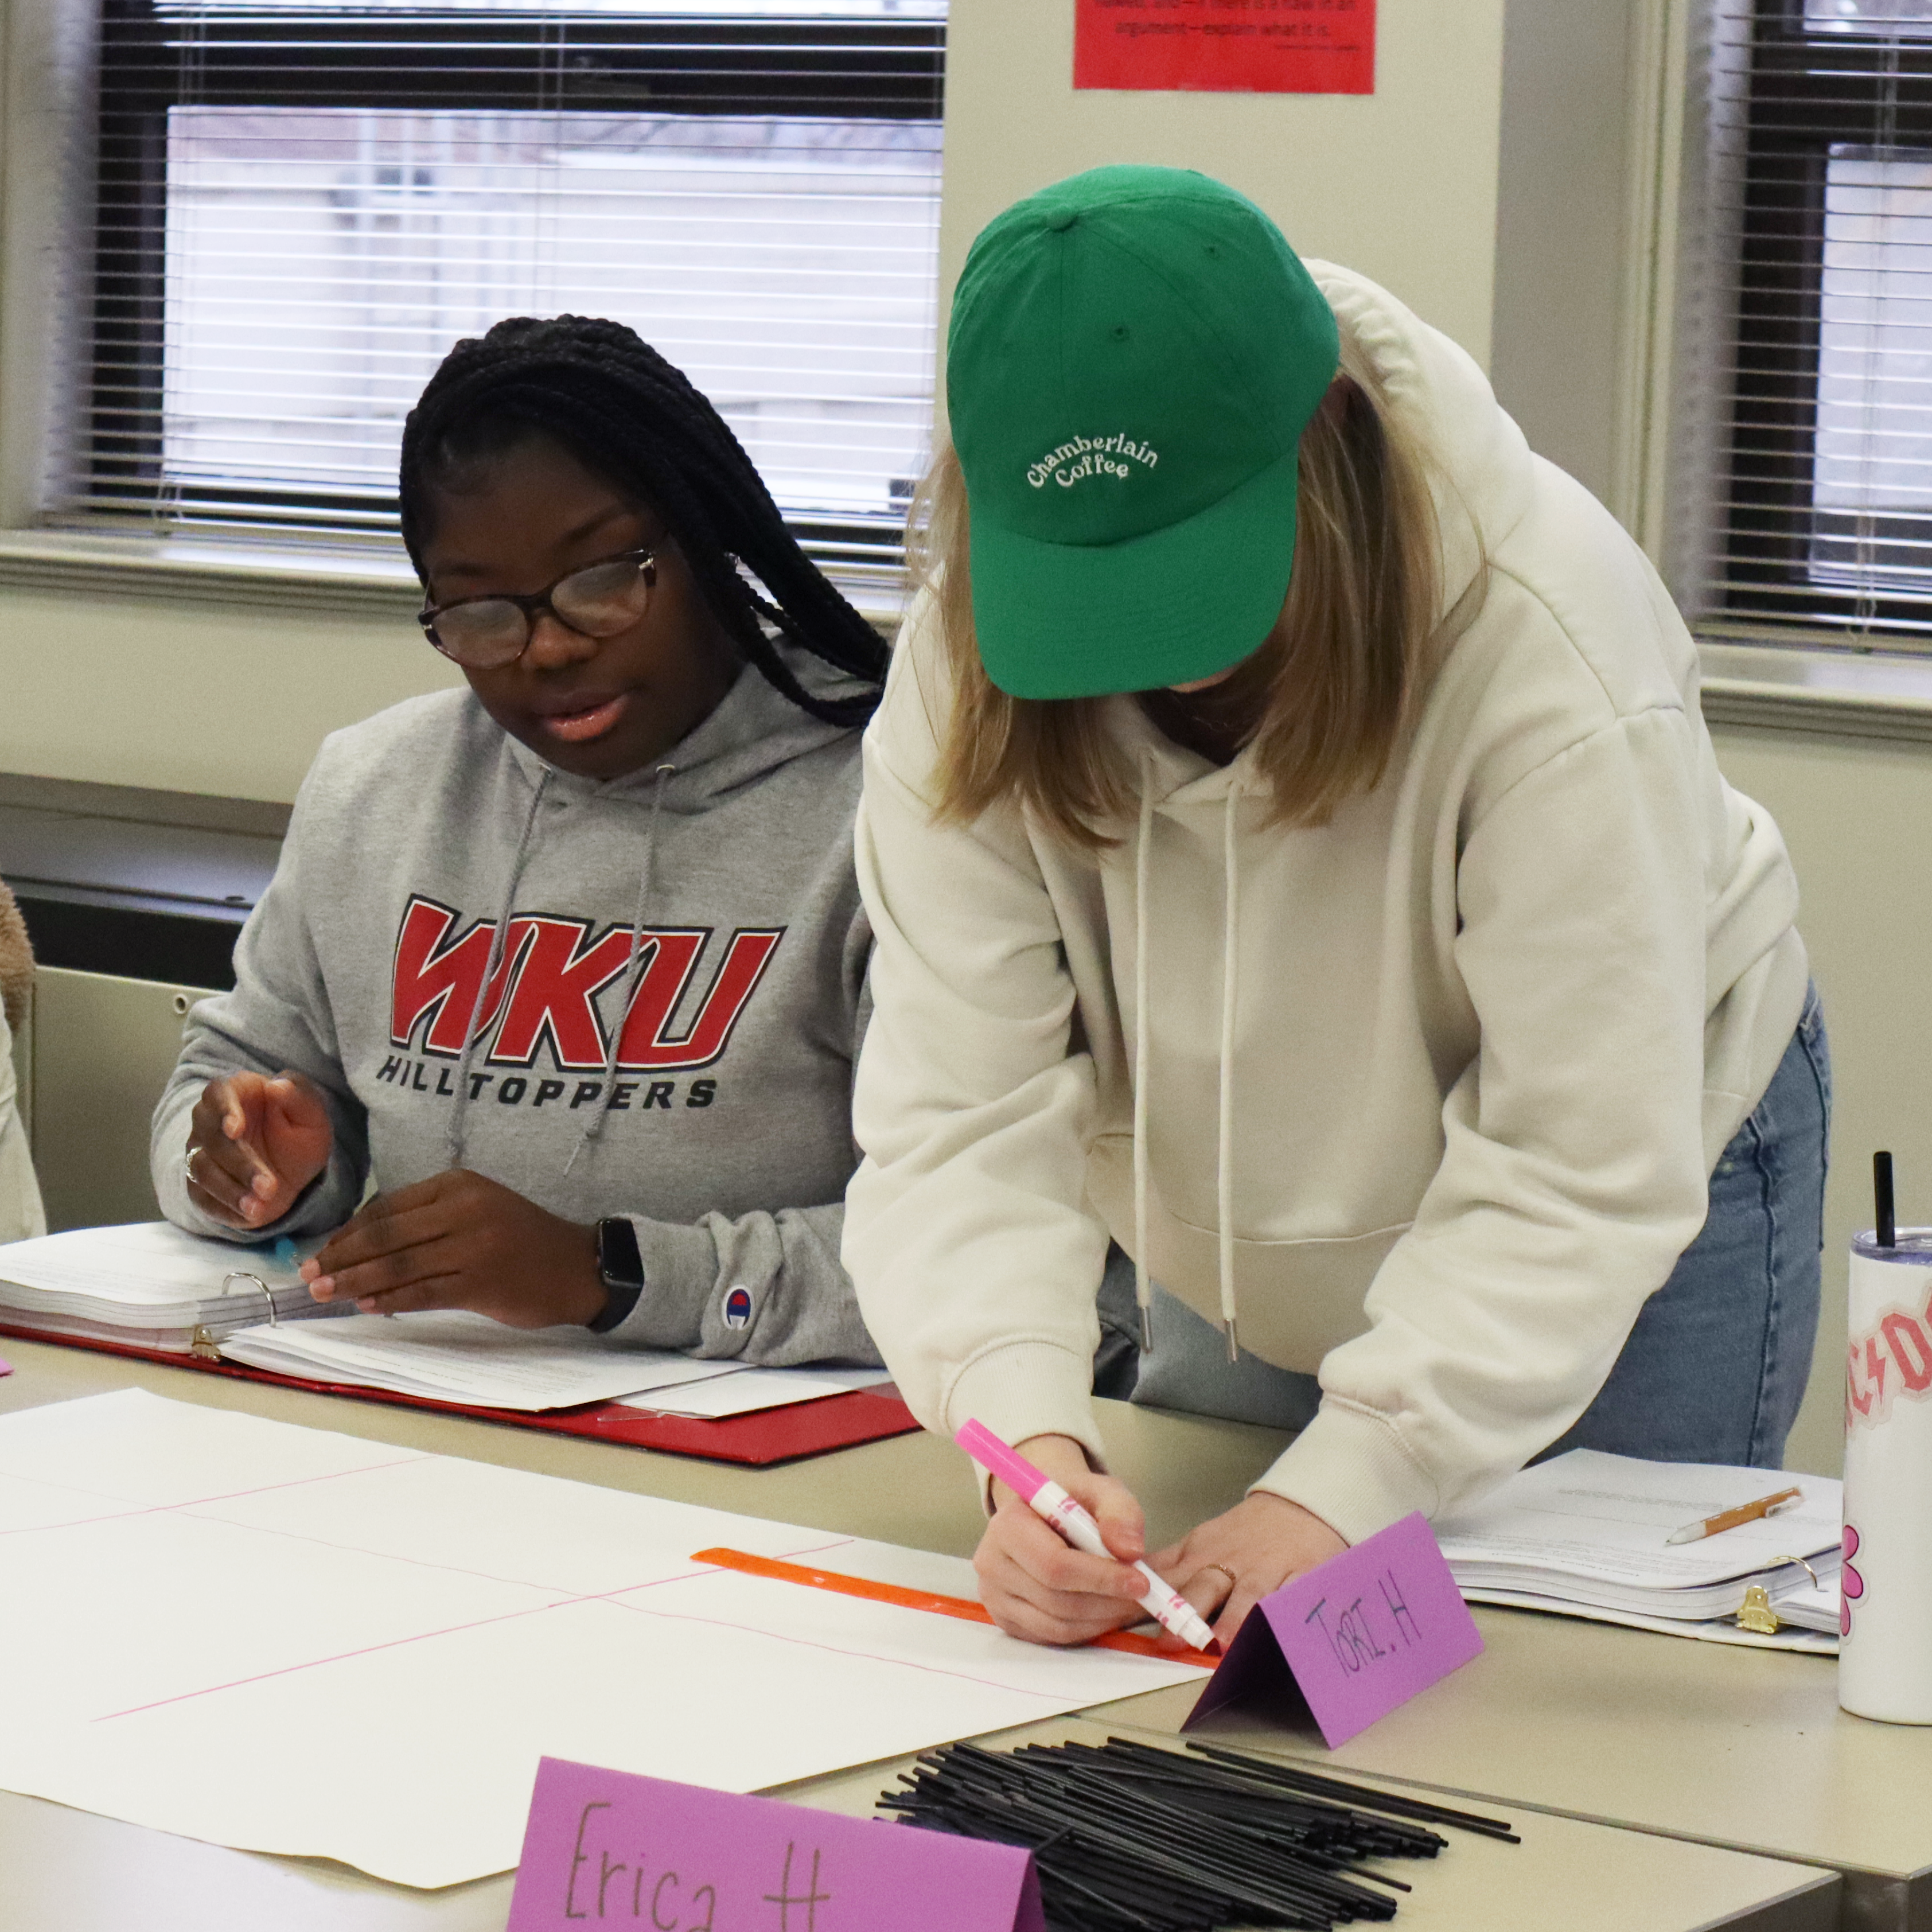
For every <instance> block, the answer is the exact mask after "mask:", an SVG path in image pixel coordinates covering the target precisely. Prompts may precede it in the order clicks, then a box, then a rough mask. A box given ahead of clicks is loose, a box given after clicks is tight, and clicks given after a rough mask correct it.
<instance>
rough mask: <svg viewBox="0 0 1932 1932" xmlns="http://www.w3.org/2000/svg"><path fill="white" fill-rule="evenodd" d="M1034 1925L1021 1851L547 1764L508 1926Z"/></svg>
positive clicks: (847, 1931) (830, 1929)
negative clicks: (584, 1924) (612, 1924)
mask: <svg viewBox="0 0 1932 1932" xmlns="http://www.w3.org/2000/svg"><path fill="white" fill-rule="evenodd" d="M585 1921H587V1922H588V1924H593V1925H599V1926H608V1925H610V1924H611V1923H612V1921H615V1922H616V1924H619V1925H620V1926H622V1925H631V1924H635V1925H638V1926H648V1927H652V1928H653V1932H904V1928H905V1927H909V1926H917V1927H919V1932H1045V1927H1046V1921H1045V1919H1044V1918H1043V1917H1042V1916H1041V1913H1040V1879H1039V1876H1038V1875H1037V1873H1035V1871H1034V1865H1033V1855H1032V1854H1031V1852H1026V1851H1023V1850H1022V1849H1019V1847H1018V1846H1013V1845H994V1844H987V1843H982V1842H981V1841H979V1840H977V1839H974V1838H953V1837H952V1836H950V1835H949V1834H947V1833H945V1832H926V1831H921V1830H919V1829H918V1828H917V1827H916V1826H910V1825H897V1824H888V1823H886V1822H885V1821H884V1820H883V1819H876V1818H846V1817H840V1816H839V1815H838V1814H837V1813H835V1812H832V1811H812V1810H811V1809H810V1808H808V1806H805V1805H781V1804H780V1803H779V1802H778V1800H777V1799H774V1798H746V1797H741V1796H736V1795H734V1794H733V1793H729V1792H724V1791H708V1790H705V1789H704V1788H703V1787H702V1786H700V1785H695V1784H672V1783H670V1781H667V1780H666V1779H664V1778H638V1777H635V1776H634V1775H631V1773H629V1772H621V1771H598V1770H596V1769H594V1768H593V1767H592V1766H589V1765H587V1764H572V1763H569V1762H568V1760H565V1759H562V1758H555V1757H547V1758H544V1760H541V1763H539V1764H538V1766H537V1782H536V1790H535V1793H533V1794H532V1797H531V1799H530V1816H529V1823H528V1824H527V1825H526V1826H525V1827H524V1829H523V1858H522V1861H521V1862H520V1864H518V1865H517V1884H516V1890H515V1891H514V1894H513V1895H512V1897H511V1900H510V1922H509V1926H508V1932H570V1928H571V1927H574V1926H576V1925H577V1924H580V1923H582V1922H585Z"/></svg>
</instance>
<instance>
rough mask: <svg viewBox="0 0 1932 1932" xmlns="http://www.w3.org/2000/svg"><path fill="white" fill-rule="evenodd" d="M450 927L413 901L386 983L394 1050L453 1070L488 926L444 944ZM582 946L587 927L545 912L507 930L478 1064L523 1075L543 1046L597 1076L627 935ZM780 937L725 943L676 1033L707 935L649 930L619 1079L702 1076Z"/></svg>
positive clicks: (627, 952) (445, 910)
mask: <svg viewBox="0 0 1932 1932" xmlns="http://www.w3.org/2000/svg"><path fill="white" fill-rule="evenodd" d="M457 923H458V913H456V912H455V911H454V910H452V908H451V907H448V906H446V905H442V904H438V903H437V901H435V900H434V899H430V898H424V897H422V896H421V895H417V896H416V897H413V898H411V899H410V902H409V904H408V906H407V907H406V908H405V910H404V913H403V917H402V920H401V924H400V926H398V929H397V934H396V950H395V969H394V972H393V974H392V998H391V1011H390V1025H389V1040H390V1043H391V1044H392V1046H398V1047H402V1048H405V1049H407V1048H409V1047H410V1046H419V1048H420V1050H421V1051H422V1052H425V1053H427V1054H434V1055H440V1056H442V1057H443V1058H447V1059H452V1060H453V1059H455V1058H458V1057H459V1056H460V1055H461V1053H462V1051H463V1034H464V1031H465V1027H466V1022H467V1021H468V1019H469V1015H470V1014H471V1013H472V1012H475V1011H476V1010H477V995H478V991H479V989H481V982H482V978H483V971H484V966H485V965H486V964H487V961H488V958H489V953H490V940H491V938H492V937H493V935H494V933H495V931H496V925H495V922H494V921H493V920H487V919H479V920H478V921H477V922H475V924H474V925H472V926H470V927H469V929H468V930H467V931H466V932H464V933H463V935H462V936H461V937H460V938H458V939H457V940H455V941H452V940H451V938H450V937H449V935H450V932H451V930H452V928H454V927H455V926H456V924H457ZM591 935H592V928H591V926H590V923H589V921H588V920H586V919H565V918H562V917H560V916H556V915H555V914H552V913H517V915H516V916H514V917H513V918H512V919H511V921H510V926H509V931H508V935H507V936H506V938H505V943H504V947H503V961H502V965H500V966H499V968H498V970H497V971H496V974H494V975H493V977H492V978H491V980H490V986H489V989H488V992H487V996H486V997H485V998H484V999H483V1001H482V1005H481V1013H480V1014H479V1016H478V1023H477V1029H476V1031H477V1034H478V1037H479V1038H480V1037H484V1036H485V1035H487V1034H489V1033H490V1031H491V1029H492V1028H494V1029H495V1038H494V1040H493V1042H492V1043H491V1046H490V1052H489V1054H488V1055H487V1058H486V1059H485V1060H484V1063H483V1064H484V1065H486V1066H491V1067H529V1066H532V1065H533V1064H535V1060H536V1058H537V1055H538V1051H539V1049H541V1047H542V1046H543V1045H544V1043H545V1042H546V1041H547V1042H548V1043H549V1046H550V1054H551V1056H552V1057H553V1058H554V1060H555V1061H556V1065H557V1066H558V1067H559V1069H561V1070H565V1071H568V1072H573V1073H581V1072H587V1071H600V1072H601V1070H602V1068H603V1066H604V1055H605V1054H606V1052H607V1051H608V1049H609V1043H610V1036H609V1034H608V1033H607V1031H605V1027H606V1024H607V1023H606V1022H605V1019H604V1016H603V1015H602V1014H601V1013H599V1011H598V1007H597V1000H598V995H600V994H601V993H603V992H604V991H605V989H607V988H608V987H610V986H611V985H613V983H616V981H618V980H621V979H622V977H623V975H624V971H625V967H626V966H627V965H628V963H629V961H630V956H631V930H630V929H629V928H628V926H613V927H611V928H610V929H608V930H607V931H606V932H604V933H603V934H602V935H600V936H598V937H597V938H594V939H593V938H592V936H591ZM710 938H711V929H709V928H708V927H698V928H695V929H673V930H669V931H664V932H649V931H647V932H646V933H645V935H644V938H643V945H642V947H640V949H639V957H638V977H637V987H636V989H635V991H634V992H633V993H632V995H631V998H630V1000H629V1002H628V1008H627V1010H626V1011H625V1014H624V1016H623V1019H622V1031H621V1034H620V1035H619V1046H618V1054H617V1064H618V1066H619V1068H621V1069H622V1070H623V1071H625V1073H681V1072H687V1071H688V1070H691V1069H692V1068H694V1067H708V1066H709V1065H710V1064H711V1063H712V1061H715V1059H717V1058H718V1056H719V1055H721V1054H722V1053H723V1052H724V1049H725V1048H726V1047H727V1046H728V1045H729V1044H730V1038H731V1034H732V1032H733V1029H734V1028H736V1025H737V1024H738V1022H739V1019H741V1018H742V1016H743V1014H744V1011H745V1007H746V1006H747V1004H748V1003H749V1002H750V1000H751V995H752V994H753V993H754V992H756V990H757V986H758V983H759V981H760V980H762V979H763V977H764V974H765V969H766V968H767V967H768V966H769V965H770V963H771V960H772V955H773V954H774V953H775V952H776V951H777V950H778V941H780V940H781V938H784V928H783V927H782V926H781V927H778V928H775V929H762V930H751V931H747V930H743V929H741V930H739V932H735V933H733V935H732V936H731V938H730V941H729V942H728V943H727V945H726V947H725V948H724V956H723V957H722V959H721V960H720V961H719V962H718V968H717V970H716V971H715V973H714V974H712V979H711V983H710V985H709V987H708V988H707V989H706V991H705V992H704V995H703V998H702V999H701V1000H700V1001H699V1003H698V1004H697V1011H696V1013H695V1014H694V1016H693V1017H692V1019H691V1022H690V1024H689V1025H688V1027H686V1028H685V1029H684V1030H683V1031H678V1029H677V1025H676V1022H677V1017H678V1016H679V1013H680V1012H681V1011H682V1010H683V1009H684V1007H685V1006H686V1004H688V1001H687V999H686V995H687V994H688V992H689V990H690V989H691V983H692V981H693V980H694V978H695V977H697V968H698V964H699V962H700V959H701V957H702V956H703V953H704V952H705V950H706V946H707V945H708V944H709V941H710ZM419 1035H420V1037H419Z"/></svg>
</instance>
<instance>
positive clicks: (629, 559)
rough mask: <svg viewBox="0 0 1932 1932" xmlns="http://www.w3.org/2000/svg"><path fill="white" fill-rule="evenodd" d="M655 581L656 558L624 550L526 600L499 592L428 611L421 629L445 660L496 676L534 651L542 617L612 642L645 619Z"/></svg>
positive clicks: (420, 618) (646, 552)
mask: <svg viewBox="0 0 1932 1932" xmlns="http://www.w3.org/2000/svg"><path fill="white" fill-rule="evenodd" d="M657 580H658V561H657V556H656V554H655V552H653V551H651V550H625V551H623V552H622V553H621V554H619V555H618V556H608V557H605V558H604V559H602V560H601V562H597V563H586V564H584V565H582V566H580V568H577V569H576V570H571V571H565V573H564V574H563V575H562V576H561V577H559V578H558V579H557V580H556V582H555V583H552V584H550V585H549V586H547V588H545V589H541V590H538V591H536V592H533V593H532V594H531V595H529V596H525V597H516V596H511V595H508V593H503V592H499V594H497V595H494V596H490V597H459V598H457V599H456V600H455V601H454V602H453V603H449V604H435V605H431V606H425V608H424V609H423V610H421V611H419V613H417V616H416V622H418V623H419V624H420V625H422V627H423V634H424V635H425V637H428V639H429V640H430V642H431V643H433V644H434V646H436V647H437V649H438V650H440V652H442V653H443V655H444V656H445V657H446V658H452V659H453V660H454V661H455V662H456V663H458V664H461V665H462V666H463V667H464V668H465V669H466V670H500V669H501V668H502V667H503V666H504V665H505V664H514V663H515V662H516V661H517V658H520V657H521V656H522V655H523V652H525V651H526V650H527V649H529V642H530V637H531V634H532V632H533V631H535V628H536V621H537V619H538V618H539V617H540V616H542V615H543V614H544V612H545V611H548V612H549V613H550V615H551V616H553V617H554V618H555V619H556V620H557V622H559V624H562V625H565V626H566V627H567V628H569V629H571V630H573V631H577V632H579V633H580V634H581V635H583V636H584V637H615V636H616V634H617V633H618V632H619V631H622V630H627V629H628V628H629V627H630V626H631V625H633V624H634V623H635V622H637V619H639V618H640V617H641V616H643V614H644V612H645V610H646V608H647V607H649V604H650V601H651V589H652V586H653V585H654V584H655V583H656V582H657Z"/></svg>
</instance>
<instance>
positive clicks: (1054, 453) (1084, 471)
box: [1026, 431, 1160, 490]
mask: <svg viewBox="0 0 1932 1932" xmlns="http://www.w3.org/2000/svg"><path fill="white" fill-rule="evenodd" d="M1158 462H1160V452H1158V451H1157V450H1154V449H1151V448H1150V447H1149V446H1148V445H1147V444H1146V443H1136V441H1135V440H1134V439H1133V437H1130V436H1129V435H1127V434H1126V433H1125V432H1124V431H1123V432H1122V433H1121V434H1120V435H1118V436H1106V437H1097V438H1096V437H1085V436H1076V437H1075V438H1074V439H1073V441H1072V442H1071V443H1062V444H1061V446H1060V447H1059V448H1058V449H1049V451H1048V452H1046V455H1044V456H1043V457H1042V458H1040V460H1039V461H1038V462H1037V463H1035V464H1034V466H1032V468H1031V469H1029V470H1028V472H1027V473H1026V476H1027V481H1028V482H1029V483H1031V484H1032V485H1033V487H1034V488H1035V489H1036V490H1044V489H1045V488H1046V486H1047V484H1049V483H1058V484H1059V485H1060V487H1061V488H1062V489H1063V490H1070V489H1072V488H1073V486H1074V485H1075V484H1076V483H1079V482H1081V481H1084V480H1085V478H1088V477H1089V476H1129V475H1132V474H1133V471H1132V470H1130V469H1129V468H1128V464H1129V463H1140V464H1142V465H1143V466H1145V468H1147V469H1152V468H1153V467H1154V465H1155V464H1156V463H1158Z"/></svg>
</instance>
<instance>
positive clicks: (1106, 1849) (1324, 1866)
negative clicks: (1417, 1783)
mask: <svg viewBox="0 0 1932 1932" xmlns="http://www.w3.org/2000/svg"><path fill="white" fill-rule="evenodd" d="M1187 1742H1188V1745H1189V1749H1190V1751H1193V1753H1195V1754H1196V1755H1194V1756H1192V1757H1190V1756H1187V1755H1186V1754H1183V1753H1181V1752H1179V1751H1165V1750H1161V1749H1159V1748H1157V1747H1155V1746H1154V1745H1144V1744H1138V1743H1136V1742H1133V1740H1131V1739H1126V1738H1109V1739H1108V1740H1107V1742H1106V1743H1105V1744H1104V1745H1082V1744H1064V1745H1023V1746H1022V1748H1020V1749H1019V1750H1018V1751H1007V1752H998V1751H986V1750H983V1749H982V1748H980V1747H979V1746H978V1745H947V1747H946V1748H944V1750H941V1751H928V1752H927V1753H926V1754H925V1755H924V1756H922V1757H920V1758H919V1760H918V1769H916V1771H914V1772H911V1773H910V1774H902V1775H901V1778H900V1783H901V1784H904V1785H905V1786H907V1787H908V1789H907V1790H904V1791H889V1792H887V1793H885V1794H884V1796H882V1797H881V1798H880V1800H879V1808H880V1810H881V1811H895V1812H898V1814H901V1817H902V1818H903V1820H904V1822H905V1823H907V1824H911V1825H919V1826H925V1827H926V1829H928V1830H929V1831H935V1832H953V1833H955V1834H956V1835H959V1836H960V1837H962V1838H992V1839H996V1840H998V1841H999V1842H1000V1843H1003V1844H1008V1845H1024V1846H1026V1847H1027V1848H1028V1849H1029V1850H1030V1851H1031V1852H1032V1853H1033V1854H1034V1865H1035V1867H1036V1868H1037V1870H1038V1871H1039V1873H1040V1895H1041V1902H1042V1903H1043V1905H1044V1906H1045V1908H1046V1922H1047V1925H1048V1927H1049V1932H1212V1928H1214V1927H1223V1926H1232V1925H1239V1926H1256V1927H1262V1926H1268V1927H1273V1926H1295V1927H1309V1928H1312V1932H1328V1928H1329V1927H1332V1926H1334V1925H1337V1924H1346V1923H1349V1922H1351V1921H1354V1920H1355V1919H1358V1918H1372V1919H1387V1918H1394V1916H1395V1910H1396V1900H1394V1898H1393V1897H1390V1896H1389V1892H1388V1891H1383V1890H1379V1889H1377V1888H1379V1887H1384V1886H1386V1887H1388V1888H1390V1890H1392V1891H1409V1889H1410V1887H1409V1886H1408V1885H1406V1884H1404V1883H1403V1881H1402V1880H1401V1879H1398V1878H1394V1877H1392V1876H1390V1875H1389V1874H1388V1873H1386V1872H1380V1871H1375V1870H1370V1868H1369V1867H1367V1866H1366V1865H1365V1864H1363V1863H1362V1862H1361V1861H1363V1860H1364V1858H1433V1857H1435V1855H1436V1853H1437V1852H1439V1851H1440V1850H1442V1848H1443V1846H1445V1845H1446V1844H1447V1843H1448V1842H1449V1841H1448V1839H1446V1838H1442V1837H1441V1836H1440V1835H1439V1834H1437V1833H1436V1832H1433V1831H1430V1830H1428V1829H1426V1827H1427V1826H1430V1825H1448V1826H1454V1827H1455V1828H1457V1829H1460V1830H1462V1831H1466V1832H1479V1833H1481V1835H1483V1836H1484V1837H1485V1838H1500V1839H1502V1840H1503V1841H1505V1843H1509V1844H1512V1845H1514V1844H1517V1843H1520V1840H1519V1839H1518V1838H1517V1835H1516V1834H1515V1833H1514V1832H1512V1831H1511V1829H1510V1828H1509V1827H1508V1825H1506V1824H1504V1823H1502V1822H1501V1821H1500V1820H1497V1819H1494V1818H1484V1817H1477V1816H1476V1815H1475V1814H1473V1813H1471V1812H1467V1811H1451V1810H1450V1809H1449V1808H1448V1807H1447V1806H1446V1805H1430V1804H1428V1803H1426V1802H1424V1801H1423V1800H1421V1799H1413V1798H1406V1797H1397V1796H1394V1795H1392V1794H1391V1793H1388V1792H1385V1791H1376V1790H1371V1789H1370V1788H1369V1787H1367V1786H1364V1785H1356V1784H1345V1783H1343V1781H1340V1779H1337V1778H1323V1777H1321V1776H1319V1775H1317V1774H1316V1773H1315V1772H1304V1771H1301V1770H1298V1769H1295V1767H1293V1766H1289V1765H1285V1764H1282V1763H1277V1762H1275V1761H1273V1760H1268V1759H1265V1758H1258V1757H1250V1756H1248V1755H1247V1754H1245V1753H1243V1752H1240V1751H1226V1750H1222V1749H1220V1748H1217V1747H1216V1746H1214V1745H1208V1744H1203V1743H1201V1742H1197V1741H1196V1740H1194V1739H1189V1740H1188V1741H1187Z"/></svg>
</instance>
